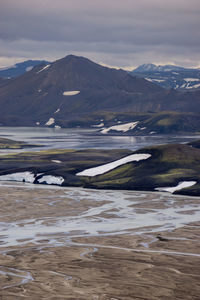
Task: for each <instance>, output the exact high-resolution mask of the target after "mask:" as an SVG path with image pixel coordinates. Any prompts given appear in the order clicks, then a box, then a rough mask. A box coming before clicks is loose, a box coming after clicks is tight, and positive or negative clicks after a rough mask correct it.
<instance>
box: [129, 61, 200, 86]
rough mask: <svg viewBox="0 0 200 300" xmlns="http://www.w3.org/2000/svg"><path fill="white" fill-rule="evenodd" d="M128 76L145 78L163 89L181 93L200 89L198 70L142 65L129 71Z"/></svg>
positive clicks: (172, 66) (199, 72) (199, 71)
mask: <svg viewBox="0 0 200 300" xmlns="http://www.w3.org/2000/svg"><path fill="white" fill-rule="evenodd" d="M130 74H132V75H133V76H137V77H139V78H145V79H146V80H148V81H150V82H153V83H155V84H158V85H159V86H161V87H163V88H165V89H179V90H182V91H184V90H185V91H186V90H195V89H200V69H195V68H183V67H179V66H174V65H165V66H157V65H154V64H144V65H141V66H139V67H138V68H136V69H134V70H133V71H131V72H130Z"/></svg>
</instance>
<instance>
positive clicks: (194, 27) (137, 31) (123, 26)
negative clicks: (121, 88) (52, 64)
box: [0, 0, 200, 69]
mask: <svg viewBox="0 0 200 300" xmlns="http://www.w3.org/2000/svg"><path fill="white" fill-rule="evenodd" d="M199 16H200V0H167V1H166V0H0V67H5V66H9V65H12V64H14V63H16V62H21V61H24V60H27V59H46V60H50V61H53V60H56V59H59V58H62V57H64V56H66V55H68V54H74V55H80V56H85V57H87V58H89V59H91V60H93V61H95V62H98V63H102V64H105V65H108V66H116V67H120V68H127V69H133V68H135V67H137V66H139V65H141V64H144V63H155V64H162V65H163V64H175V65H180V66H185V67H200V17H199Z"/></svg>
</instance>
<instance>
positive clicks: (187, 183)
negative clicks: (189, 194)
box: [155, 181, 197, 194]
mask: <svg viewBox="0 0 200 300" xmlns="http://www.w3.org/2000/svg"><path fill="white" fill-rule="evenodd" d="M196 183H197V182H196V181H181V182H179V184H178V185H177V186H174V187H160V188H156V189H155V190H156V191H163V192H169V193H172V194H173V193H174V192H175V191H179V190H182V189H184V188H187V187H190V186H193V185H195V184H196Z"/></svg>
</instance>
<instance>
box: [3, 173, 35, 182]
mask: <svg viewBox="0 0 200 300" xmlns="http://www.w3.org/2000/svg"><path fill="white" fill-rule="evenodd" d="M2 180H3V181H22V182H23V181H24V182H30V183H33V182H34V180H35V175H34V174H33V173H31V172H28V171H27V172H18V173H13V174H7V175H1V176H0V181H2Z"/></svg>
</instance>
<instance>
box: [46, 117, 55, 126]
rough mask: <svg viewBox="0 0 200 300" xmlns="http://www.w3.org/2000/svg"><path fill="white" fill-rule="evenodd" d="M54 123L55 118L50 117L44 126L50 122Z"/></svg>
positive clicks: (50, 123)
mask: <svg viewBox="0 0 200 300" xmlns="http://www.w3.org/2000/svg"><path fill="white" fill-rule="evenodd" d="M54 123H55V119H54V118H50V119H49V120H48V121H47V122H46V124H45V125H46V126H50V125H52V124H54Z"/></svg>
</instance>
